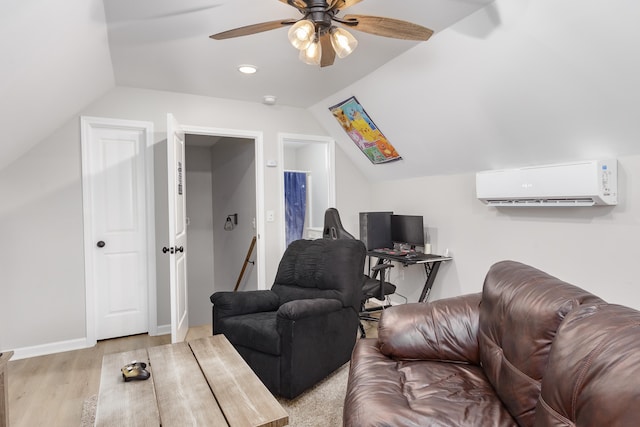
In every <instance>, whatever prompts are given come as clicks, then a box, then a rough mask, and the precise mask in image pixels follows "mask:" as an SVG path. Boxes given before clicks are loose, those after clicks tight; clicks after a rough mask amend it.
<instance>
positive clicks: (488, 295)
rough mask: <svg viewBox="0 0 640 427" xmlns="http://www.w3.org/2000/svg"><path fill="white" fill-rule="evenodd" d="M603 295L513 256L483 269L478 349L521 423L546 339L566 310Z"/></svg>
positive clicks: (532, 401) (540, 371)
mask: <svg viewBox="0 0 640 427" xmlns="http://www.w3.org/2000/svg"><path fill="white" fill-rule="evenodd" d="M587 303H603V301H602V300H601V299H600V298H598V297H596V296H594V295H592V294H590V293H589V292H586V291H584V290H582V289H580V288H578V287H576V286H573V285H570V284H568V283H565V282H563V281H561V280H559V279H557V278H555V277H552V276H550V275H548V274H546V273H544V272H542V271H540V270H537V269H535V268H533V267H530V266H527V265H524V264H520V263H518V262H514V261H502V262H499V263H496V264H494V265H493V266H492V267H491V268H490V270H489V272H488V273H487V276H486V279H485V282H484V287H483V293H482V303H481V305H480V320H479V336H478V341H479V349H480V360H481V363H482V366H483V368H484V371H485V373H486V375H487V377H488V379H489V381H490V382H491V384H492V385H493V387H494V388H495V390H496V393H497V394H498V396H499V397H500V399H501V400H502V402H503V403H504V405H505V406H506V407H507V409H508V410H509V412H510V413H511V414H512V415H513V416H514V418H515V419H516V420H517V421H518V423H519V424H520V425H521V426H530V425H532V424H533V421H534V416H535V408H536V403H537V401H538V397H539V395H540V383H541V380H542V377H543V375H544V372H545V369H546V367H547V362H548V358H549V351H550V349H551V343H552V341H553V339H554V337H555V336H556V331H557V330H558V327H559V325H560V323H561V322H562V320H563V319H564V318H565V316H566V315H567V314H568V313H569V312H571V310H573V309H575V308H577V307H579V306H580V305H581V304H587Z"/></svg>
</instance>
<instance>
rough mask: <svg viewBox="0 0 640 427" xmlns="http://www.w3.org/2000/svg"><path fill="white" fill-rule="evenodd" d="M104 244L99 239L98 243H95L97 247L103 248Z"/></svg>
mask: <svg viewBox="0 0 640 427" xmlns="http://www.w3.org/2000/svg"><path fill="white" fill-rule="evenodd" d="M104 245H106V243H105V242H103V241H102V240H100V241H99V242H98V243H96V246H97V247H99V248H104Z"/></svg>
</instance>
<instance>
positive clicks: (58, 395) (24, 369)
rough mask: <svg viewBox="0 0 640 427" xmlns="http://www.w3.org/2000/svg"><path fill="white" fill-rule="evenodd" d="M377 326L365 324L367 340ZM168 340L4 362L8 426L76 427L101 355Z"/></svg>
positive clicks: (202, 331) (132, 340) (197, 334)
mask: <svg viewBox="0 0 640 427" xmlns="http://www.w3.org/2000/svg"><path fill="white" fill-rule="evenodd" d="M377 328H378V324H377V323H375V322H365V330H366V333H367V337H369V338H373V337H376V336H377V332H378V330H377ZM209 335H211V325H203V326H196V327H192V328H189V332H188V334H187V338H186V340H187V341H190V340H194V339H198V338H202V337H205V336H209ZM170 342H171V336H170V335H161V336H157V337H150V336H149V335H147V334H144V335H135V336H130V337H124V338H116V339H111V340H104V341H100V342H98V344H97V345H96V346H95V347H93V348H86V349H82V350H75V351H67V352H64V353H56V354H51V355H48V356H40V357H32V358H29V359H22V360H14V361H10V362H9V364H8V377H9V387H8V391H9V419H10V424H9V425H10V426H11V427H37V426H48V427H58V426H59V427H76V426H79V425H80V420H81V418H82V405H83V402H84V401H85V399H87V398H89V397H91V396H93V395H96V394H98V390H99V389H100V371H101V369H102V356H103V355H105V354H110V353H119V352H122V351H129V350H137V349H140V348H147V347H154V346H157V345H164V344H168V343H170Z"/></svg>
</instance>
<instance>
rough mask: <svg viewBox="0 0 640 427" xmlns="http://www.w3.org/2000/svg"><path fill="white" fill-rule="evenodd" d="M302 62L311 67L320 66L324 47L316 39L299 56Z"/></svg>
mask: <svg viewBox="0 0 640 427" xmlns="http://www.w3.org/2000/svg"><path fill="white" fill-rule="evenodd" d="M298 57H299V58H300V60H301V61H302V62H304V63H305V64H309V65H320V59H321V58H322V45H321V44H320V43H319V42H318V39H317V38H315V39H314V40H313V41H312V42H311V43H310V44H309V46H308V47H307V48H306V49H302V50H300V55H299V56H298Z"/></svg>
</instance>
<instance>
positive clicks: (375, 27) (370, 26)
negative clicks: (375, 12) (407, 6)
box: [338, 15, 433, 41]
mask: <svg viewBox="0 0 640 427" xmlns="http://www.w3.org/2000/svg"><path fill="white" fill-rule="evenodd" d="M338 22H340V23H343V24H345V25H347V26H348V27H349V28H353V29H354V30H358V31H363V32H365V33H370V34H375V35H377V36H383V37H392V38H394V39H403V40H418V41H426V40H428V39H429V37H431V35H432V34H433V30H430V29H429V28H426V27H423V26H421V25H418V24H414V23H412V22H407V21H402V20H400V19H393V18H383V17H379V16H369V15H345V16H344V18H342V19H340V20H338Z"/></svg>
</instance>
